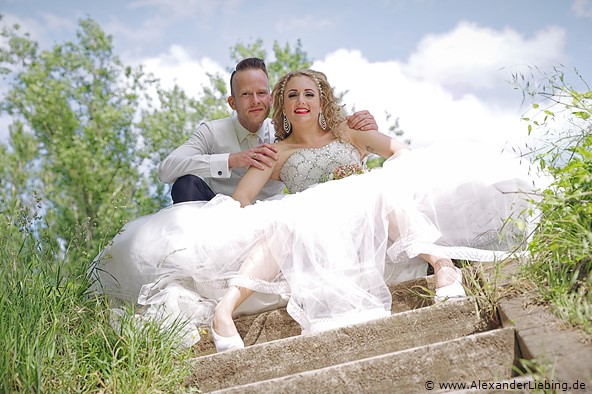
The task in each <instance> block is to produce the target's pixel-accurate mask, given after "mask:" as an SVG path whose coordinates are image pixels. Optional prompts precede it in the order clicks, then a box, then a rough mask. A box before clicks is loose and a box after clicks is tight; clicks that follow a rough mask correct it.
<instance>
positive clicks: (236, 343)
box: [210, 326, 245, 353]
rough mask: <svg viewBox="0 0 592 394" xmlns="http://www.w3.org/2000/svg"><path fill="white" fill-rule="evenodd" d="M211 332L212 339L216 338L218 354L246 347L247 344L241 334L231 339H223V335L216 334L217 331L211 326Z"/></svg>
mask: <svg viewBox="0 0 592 394" xmlns="http://www.w3.org/2000/svg"><path fill="white" fill-rule="evenodd" d="M210 331H211V333H212V338H214V345H216V352H218V353H222V352H225V351H227V350H232V349H242V348H244V347H245V343H244V342H243V340H242V338H241V337H240V335H239V334H236V335H233V336H231V337H223V336H221V335H218V334H216V331H214V327H212V326H210Z"/></svg>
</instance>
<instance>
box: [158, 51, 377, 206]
mask: <svg viewBox="0 0 592 394" xmlns="http://www.w3.org/2000/svg"><path fill="white" fill-rule="evenodd" d="M228 105H230V108H232V109H233V110H234V112H235V113H234V114H233V115H232V116H230V117H227V118H223V119H218V120H214V121H210V122H203V123H201V124H200V125H199V127H198V128H197V129H196V130H195V131H194V132H193V134H192V135H191V136H190V137H189V139H188V140H187V142H185V143H184V144H183V145H181V146H180V147H178V148H177V149H175V150H174V151H173V152H171V153H170V154H169V155H168V156H167V157H166V158H165V159H164V160H163V161H162V163H161V164H160V167H159V174H158V177H159V179H160V181H161V182H165V183H173V187H172V189H171V197H172V198H173V203H174V204H176V203H180V202H185V201H209V200H211V199H212V198H213V197H214V196H215V195H216V194H225V195H228V196H230V195H232V193H233V192H234V190H235V189H236V186H237V185H238V183H239V182H240V180H241V178H242V176H243V175H244V173H245V172H246V171H247V169H248V168H249V167H256V168H259V169H261V170H262V169H263V168H264V166H269V167H271V166H272V165H273V161H275V160H277V149H276V148H275V146H273V145H272V143H273V142H274V140H275V136H274V128H273V125H272V124H271V120H270V119H269V118H268V116H269V111H270V109H271V105H272V103H271V94H270V89H269V79H268V75H267V68H266V66H265V62H264V61H263V60H261V59H258V58H247V59H244V60H242V61H240V62H239V63H238V64H237V65H236V68H235V70H234V71H233V72H232V75H231V76H230V97H228ZM347 121H348V125H349V127H351V128H352V129H357V130H377V129H378V126H377V125H376V122H375V120H374V117H373V116H372V115H371V114H370V113H369V112H368V111H358V112H356V113H354V114H353V115H350V116H348V117H347ZM283 187H284V186H283V184H282V183H281V182H278V181H275V180H270V181H269V182H268V183H267V184H266V185H265V187H264V188H263V190H262V191H261V192H260V193H259V195H258V196H257V198H256V200H262V199H265V198H268V197H271V196H274V195H276V194H279V193H281V192H282V190H283Z"/></svg>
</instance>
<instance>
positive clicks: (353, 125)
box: [345, 110, 378, 131]
mask: <svg viewBox="0 0 592 394" xmlns="http://www.w3.org/2000/svg"><path fill="white" fill-rule="evenodd" d="M345 120H346V121H347V125H348V126H349V128H350V129H354V130H361V131H368V130H378V125H377V124H376V120H374V116H372V114H371V113H370V112H368V111H366V110H364V111H357V112H354V113H353V114H352V115H347V116H346V117H345Z"/></svg>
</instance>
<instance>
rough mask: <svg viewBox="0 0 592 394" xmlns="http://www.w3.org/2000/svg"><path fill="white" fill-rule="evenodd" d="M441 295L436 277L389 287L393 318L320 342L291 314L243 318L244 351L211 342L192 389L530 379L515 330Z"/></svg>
mask: <svg viewBox="0 0 592 394" xmlns="http://www.w3.org/2000/svg"><path fill="white" fill-rule="evenodd" d="M433 288H434V283H433V277H432V276H427V277H423V278H418V279H414V280H410V281H406V282H403V283H399V284H395V285H391V286H390V290H391V293H392V294H393V305H392V312H393V313H392V315H391V316H389V317H386V318H383V319H379V320H374V321H370V322H367V323H363V324H359V325H353V326H348V327H342V328H339V329H335V330H330V331H326V332H322V333H318V334H312V335H299V334H300V329H299V326H298V325H297V324H296V323H295V322H294V321H293V320H292V319H291V318H290V316H289V315H288V314H287V313H286V311H285V309H278V310H274V311H269V312H264V313H261V314H259V315H256V316H245V317H242V318H238V319H236V320H235V322H236V325H237V328H238V330H239V333H240V334H241V336H242V337H243V339H244V340H245V345H246V347H245V348H244V349H240V350H233V351H229V352H225V353H221V354H216V353H215V350H214V346H213V343H212V341H211V338H210V336H209V334H208V335H204V338H203V339H202V341H201V342H200V343H199V345H198V346H199V347H198V348H197V349H196V352H197V353H198V355H199V356H198V357H197V358H195V359H194V360H193V373H192V375H191V378H190V380H189V382H188V384H189V385H190V386H193V387H197V388H199V390H201V391H202V392H228V393H292V392H298V393H324V392H326V393H334V392H337V393H379V392H388V393H390V392H394V393H399V392H400V393H415V392H422V393H425V392H454V391H455V390H457V392H477V391H478V392H503V391H495V390H491V391H488V390H485V391H483V390H482V389H483V386H479V387H478V388H479V389H481V390H472V389H469V388H468V387H470V385H471V384H473V385H474V384H475V383H477V384H481V385H484V384H485V382H504V381H510V379H511V380H512V381H515V380H517V381H528V380H529V379H530V377H529V376H525V377H518V378H516V376H515V375H516V373H515V368H514V365H515V364H516V362H517V360H518V359H519V358H520V354H519V351H518V347H517V345H516V343H517V342H516V335H515V331H514V329H513V328H511V327H506V328H503V327H500V326H499V324H497V323H496V321H497V320H498V319H497V318H496V317H495V316H491V314H486V313H483V312H481V311H480V308H478V306H477V304H476V302H475V300H474V299H472V298H467V299H464V300H461V301H454V302H453V301H445V302H442V303H439V304H436V305H434V304H433V302H432V301H431V298H430V297H429V295H428V294H429V292H430V290H431V291H433ZM473 382H475V383H473ZM446 383H453V384H454V383H456V384H459V383H466V384H468V386H467V388H465V389H464V390H461V388H462V387H460V386H456V388H455V387H452V386H450V387H448V388H443V387H441V384H446ZM473 388H475V386H473Z"/></svg>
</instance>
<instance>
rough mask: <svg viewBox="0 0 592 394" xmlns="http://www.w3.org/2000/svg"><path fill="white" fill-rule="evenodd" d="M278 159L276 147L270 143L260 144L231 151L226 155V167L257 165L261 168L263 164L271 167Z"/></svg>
mask: <svg viewBox="0 0 592 394" xmlns="http://www.w3.org/2000/svg"><path fill="white" fill-rule="evenodd" d="M277 159H278V155H277V148H276V147H275V145H272V144H262V145H259V146H256V147H255V148H251V149H246V150H243V151H240V152H235V153H231V154H230V156H228V168H244V167H249V166H251V167H257V168H258V169H260V170H262V169H263V168H265V167H264V165H266V166H268V167H272V166H273V165H274V163H275V161H276V160H277Z"/></svg>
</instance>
